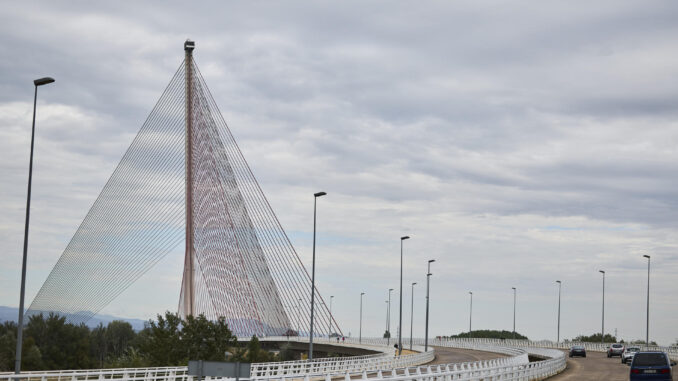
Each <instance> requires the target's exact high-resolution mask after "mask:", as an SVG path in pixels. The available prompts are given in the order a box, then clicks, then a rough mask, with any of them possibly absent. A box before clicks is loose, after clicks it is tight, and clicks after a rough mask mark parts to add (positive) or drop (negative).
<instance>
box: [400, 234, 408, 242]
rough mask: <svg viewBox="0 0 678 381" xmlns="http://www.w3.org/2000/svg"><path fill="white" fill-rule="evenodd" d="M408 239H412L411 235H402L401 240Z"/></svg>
mask: <svg viewBox="0 0 678 381" xmlns="http://www.w3.org/2000/svg"><path fill="white" fill-rule="evenodd" d="M406 239H410V236H409V235H406V236H402V237H400V240H401V241H404V240H406Z"/></svg>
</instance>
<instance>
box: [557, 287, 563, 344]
mask: <svg viewBox="0 0 678 381" xmlns="http://www.w3.org/2000/svg"><path fill="white" fill-rule="evenodd" d="M556 283H558V336H556V343H560V291H561V288H562V286H563V282H561V281H559V280H557V281H556Z"/></svg>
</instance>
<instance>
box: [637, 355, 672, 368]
mask: <svg viewBox="0 0 678 381" xmlns="http://www.w3.org/2000/svg"><path fill="white" fill-rule="evenodd" d="M667 363H668V362H667V361H666V355H664V354H663V353H638V354H636V355H635V356H633V366H655V365H667Z"/></svg>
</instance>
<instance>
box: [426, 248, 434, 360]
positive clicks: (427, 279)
mask: <svg viewBox="0 0 678 381" xmlns="http://www.w3.org/2000/svg"><path fill="white" fill-rule="evenodd" d="M435 261H436V260H435V259H429V260H428V270H427V272H426V332H425V334H424V352H426V351H428V304H429V303H428V302H429V285H430V283H431V282H430V280H431V275H433V274H431V262H435Z"/></svg>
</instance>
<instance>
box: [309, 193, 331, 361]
mask: <svg viewBox="0 0 678 381" xmlns="http://www.w3.org/2000/svg"><path fill="white" fill-rule="evenodd" d="M326 194H327V193H325V192H318V193H314V194H313V265H312V267H311V329H310V331H309V341H308V359H309V360H313V310H314V308H313V307H314V302H315V219H316V218H315V217H316V204H317V203H318V197H322V196H324V195H326Z"/></svg>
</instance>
